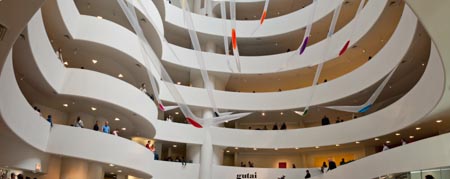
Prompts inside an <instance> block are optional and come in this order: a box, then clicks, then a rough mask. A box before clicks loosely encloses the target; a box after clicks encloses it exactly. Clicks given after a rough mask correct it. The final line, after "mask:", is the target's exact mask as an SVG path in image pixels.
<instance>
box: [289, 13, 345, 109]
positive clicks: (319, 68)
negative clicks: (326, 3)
mask: <svg viewBox="0 0 450 179" xmlns="http://www.w3.org/2000/svg"><path fill="white" fill-rule="evenodd" d="M341 7H342V4H339V6H338V7H337V8H336V9H335V10H334V14H333V19H332V20H331V24H330V27H329V29H328V34H327V38H326V39H325V45H326V46H325V49H324V52H323V53H322V58H321V61H320V63H319V65H317V69H316V74H315V75H314V80H313V83H312V86H311V95H310V96H309V99H308V101H307V103H306V106H305V109H304V110H303V112H300V111H294V112H295V113H297V114H299V115H301V116H304V115H307V114H308V110H309V107H310V105H311V102H312V99H313V98H314V94H315V92H316V88H317V83H318V81H319V77H320V73H321V72H322V68H323V61H324V60H325V59H326V58H328V53H329V52H330V42H331V36H333V34H334V29H335V28H336V23H337V20H338V18H339V14H340V12H341Z"/></svg>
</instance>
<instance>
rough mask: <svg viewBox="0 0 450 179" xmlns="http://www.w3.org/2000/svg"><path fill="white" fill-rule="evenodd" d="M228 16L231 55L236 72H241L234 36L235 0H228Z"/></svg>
mask: <svg viewBox="0 0 450 179" xmlns="http://www.w3.org/2000/svg"><path fill="white" fill-rule="evenodd" d="M230 17H231V46H232V48H233V55H234V58H235V60H236V67H237V69H238V72H241V62H240V59H239V49H238V44H237V38H236V0H231V1H230Z"/></svg>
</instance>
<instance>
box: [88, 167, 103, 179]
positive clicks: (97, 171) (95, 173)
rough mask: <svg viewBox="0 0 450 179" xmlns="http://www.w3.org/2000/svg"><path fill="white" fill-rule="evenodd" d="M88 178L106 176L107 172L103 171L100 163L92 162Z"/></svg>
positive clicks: (98, 178)
mask: <svg viewBox="0 0 450 179" xmlns="http://www.w3.org/2000/svg"><path fill="white" fill-rule="evenodd" d="M88 178H89V179H103V178H105V173H104V172H103V167H102V166H101V165H100V164H98V163H90V164H89V168H88Z"/></svg>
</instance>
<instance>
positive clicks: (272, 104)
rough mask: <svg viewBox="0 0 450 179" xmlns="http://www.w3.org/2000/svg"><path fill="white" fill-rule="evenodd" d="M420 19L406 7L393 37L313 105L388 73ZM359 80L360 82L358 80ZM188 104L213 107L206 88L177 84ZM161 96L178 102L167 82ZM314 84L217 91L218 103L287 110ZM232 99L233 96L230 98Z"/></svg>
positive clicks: (301, 102) (319, 93) (325, 88)
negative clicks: (258, 90) (260, 90)
mask: <svg viewBox="0 0 450 179" xmlns="http://www.w3.org/2000/svg"><path fill="white" fill-rule="evenodd" d="M416 26H417V19H416V17H415V16H414V14H413V13H412V11H411V10H410V9H409V8H407V7H406V8H405V9H404V11H403V14H402V18H401V20H400V22H399V25H398V27H397V29H396V30H395V32H394V34H393V35H392V37H391V39H390V40H389V41H388V42H387V43H386V45H385V46H384V47H383V49H381V50H380V52H379V53H378V54H377V55H375V56H374V57H373V58H372V60H370V61H369V62H367V63H365V64H364V65H363V66H361V67H359V68H357V69H355V70H354V71H352V72H350V73H347V74H345V75H343V76H341V77H339V78H336V79H334V80H332V81H329V82H327V83H321V84H320V85H318V86H317V87H316V92H315V95H314V98H313V100H312V102H311V105H312V106H314V105H320V104H324V103H328V102H332V101H335V100H339V99H342V98H345V97H348V96H350V95H353V94H356V93H358V92H360V91H362V90H364V89H367V88H368V87H370V86H371V85H373V84H375V83H376V82H378V81H380V80H381V79H382V78H383V77H385V76H386V75H387V74H388V73H389V72H390V71H391V70H392V69H393V67H394V66H396V65H397V64H398V63H399V62H400V61H401V60H402V59H403V58H404V57H405V55H406V54H407V52H408V49H409V47H410V45H411V43H412V41H413V39H414V36H415V30H413V29H416ZM355 81H357V82H358V83H354V82H355ZM177 87H178V90H179V91H180V93H181V94H182V95H183V97H184V100H185V101H186V103H187V104H189V105H192V106H199V107H209V105H210V102H209V100H208V99H209V98H208V97H207V93H206V90H205V89H202V88H193V87H187V86H180V85H177ZM160 88H161V90H160V91H161V93H160V98H161V99H163V100H165V101H169V102H174V99H173V98H172V96H171V95H170V94H169V91H168V90H167V89H166V87H165V85H160ZM312 89H313V88H312V87H307V88H301V89H295V90H290V91H283V92H269V93H237V92H226V91H214V97H215V100H216V105H217V107H218V108H221V109H231V110H248V111H258V110H265V111H271V110H285V109H295V108H301V107H304V106H306V105H307V102H308V99H309V96H310V94H311V90H312ZM331 89H332V91H331ZM230 99H232V100H230Z"/></svg>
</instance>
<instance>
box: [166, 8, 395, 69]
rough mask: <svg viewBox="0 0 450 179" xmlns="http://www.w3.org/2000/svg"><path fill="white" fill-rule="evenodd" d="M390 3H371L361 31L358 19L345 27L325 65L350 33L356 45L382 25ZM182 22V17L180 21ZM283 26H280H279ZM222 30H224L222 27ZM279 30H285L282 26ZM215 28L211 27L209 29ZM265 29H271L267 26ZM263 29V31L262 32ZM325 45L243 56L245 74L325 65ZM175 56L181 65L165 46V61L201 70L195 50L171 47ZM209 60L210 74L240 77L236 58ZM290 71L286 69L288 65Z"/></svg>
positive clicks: (207, 55)
mask: <svg viewBox="0 0 450 179" xmlns="http://www.w3.org/2000/svg"><path fill="white" fill-rule="evenodd" d="M387 2H388V1H387V0H379V1H368V3H367V4H366V8H364V9H363V10H362V11H361V13H360V15H359V20H358V30H356V31H353V30H354V29H353V28H352V27H353V24H354V23H356V20H355V18H353V20H352V21H350V22H349V23H348V24H347V25H345V26H344V27H343V28H342V29H340V30H339V31H338V32H336V33H335V34H334V35H333V36H332V37H331V40H330V41H331V45H330V49H332V50H330V54H335V55H334V56H332V57H327V59H325V61H328V60H332V59H334V58H335V57H336V55H337V54H339V51H340V50H341V48H342V46H343V44H345V42H346V41H347V40H349V39H348V38H349V33H352V32H353V34H352V38H351V42H350V43H351V44H350V47H351V46H352V45H353V44H356V43H357V42H358V41H359V40H360V39H361V38H363V37H364V35H365V34H367V33H368V32H369V31H370V30H371V29H372V28H373V26H374V25H375V23H376V22H377V21H378V19H379V17H380V16H381V14H382V13H383V11H384V9H385V6H386V4H387ZM180 18H182V17H180ZM278 26H279V25H278ZM219 27H221V26H219ZM279 27H284V25H283V26H279ZM209 28H211V27H209ZM264 28H270V27H266V26H264ZM262 29H263V28H262ZM325 44H326V42H325V41H320V42H318V43H316V44H313V45H311V46H309V47H308V50H306V51H305V53H304V54H302V55H297V53H298V51H296V50H294V51H292V52H288V53H281V54H276V55H266V56H241V57H240V60H241V66H242V71H241V72H240V73H242V74H264V73H276V72H279V71H288V70H293V69H299V68H305V67H309V66H314V65H317V64H318V63H319V62H320V61H322V52H323V49H324V48H325ZM170 46H171V48H172V49H173V50H174V52H175V53H176V54H177V56H178V57H183V58H180V59H179V60H180V61H177V60H176V58H175V56H174V55H173V53H172V52H171V51H170V50H169V49H168V47H167V46H165V45H163V56H162V59H163V60H164V61H167V62H169V63H172V64H175V65H179V66H183V67H186V68H192V69H199V66H198V63H197V61H196V55H195V51H193V50H192V49H186V48H183V47H179V46H176V45H170ZM203 56H204V57H205V59H208V60H206V61H205V64H206V69H208V71H215V72H222V73H239V72H232V71H230V69H229V67H228V64H227V61H229V60H231V59H232V58H234V57H232V56H228V57H227V56H225V55H223V54H217V53H208V52H203ZM285 64H286V67H285V68H284V65H285Z"/></svg>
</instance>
